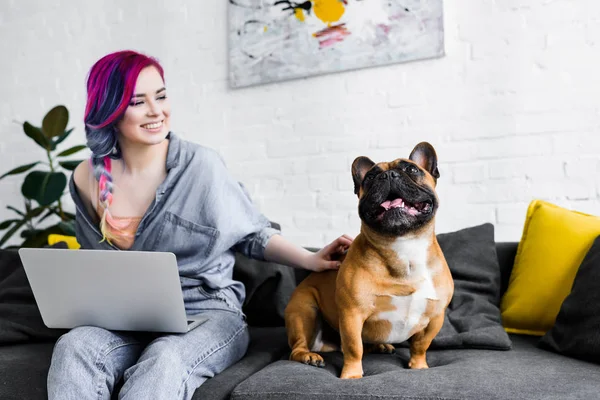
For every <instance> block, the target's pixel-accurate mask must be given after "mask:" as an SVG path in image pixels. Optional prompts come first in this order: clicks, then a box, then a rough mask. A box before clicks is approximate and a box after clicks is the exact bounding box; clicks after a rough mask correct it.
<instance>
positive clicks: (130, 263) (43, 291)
mask: <svg viewBox="0 0 600 400" xmlns="http://www.w3.org/2000/svg"><path fill="white" fill-rule="evenodd" d="M19 255H20V257H21V261H22V263H23V267H24V268H25V273H26V274H27V279H28V280H29V283H30V285H31V289H32V291H33V295H34V297H35V301H36V303H37V305H38V307H39V309H40V313H41V315H42V319H43V321H44V324H45V325H46V326H47V327H49V328H74V327H77V326H83V325H91V326H97V327H101V328H105V329H110V330H122V331H148V332H172V333H183V332H188V331H190V330H192V329H194V328H195V327H197V326H198V325H200V324H202V323H203V322H205V321H206V318H205V317H198V316H187V315H186V312H185V306H184V303H183V294H182V291H181V284H180V282H179V273H178V269H177V260H176V258H175V255H174V254H173V253H161V252H141V251H115V250H66V249H26V248H23V249H20V250H19Z"/></svg>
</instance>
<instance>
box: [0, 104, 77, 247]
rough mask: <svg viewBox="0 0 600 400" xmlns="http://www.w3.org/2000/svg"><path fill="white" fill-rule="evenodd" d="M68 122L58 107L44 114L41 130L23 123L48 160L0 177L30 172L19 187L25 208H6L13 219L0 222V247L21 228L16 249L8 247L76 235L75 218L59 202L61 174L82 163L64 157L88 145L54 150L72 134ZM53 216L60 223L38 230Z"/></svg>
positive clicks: (62, 190) (64, 183) (63, 177)
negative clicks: (56, 235) (21, 240)
mask: <svg viewBox="0 0 600 400" xmlns="http://www.w3.org/2000/svg"><path fill="white" fill-rule="evenodd" d="M68 122H69V112H68V110H67V108H66V107H65V106H62V105H59V106H56V107H54V108H53V109H52V110H50V111H49V112H48V113H47V114H46V116H45V117H44V119H43V121H42V126H41V128H39V127H36V126H33V125H32V124H30V123H29V122H27V121H25V122H24V123H23V131H24V132H25V134H26V135H27V136H28V137H29V138H31V139H32V140H33V141H34V142H35V143H36V144H37V145H38V146H40V147H41V148H42V149H44V151H45V153H46V157H47V161H46V160H43V161H36V162H34V163H31V164H26V165H21V166H19V167H17V168H14V169H12V170H10V171H8V172H6V173H5V174H3V175H2V176H0V180H2V179H4V178H5V177H7V176H10V175H18V174H23V173H25V172H28V171H29V173H28V174H27V175H26V176H25V179H24V180H23V184H22V185H21V193H22V194H23V200H24V201H23V202H24V206H23V207H24V208H22V209H19V208H17V207H13V206H7V208H8V209H9V210H11V211H13V212H14V213H15V214H16V216H15V217H14V218H11V219H8V220H6V221H3V222H0V247H2V246H4V245H5V243H6V242H7V241H8V240H9V239H10V238H11V237H12V236H13V235H14V234H15V233H17V232H18V231H19V230H20V229H22V228H23V229H22V230H21V238H22V239H23V242H22V243H21V244H20V245H19V246H9V247H13V248H14V247H42V246H44V245H45V244H46V243H47V242H48V235H50V234H54V233H57V234H62V235H75V229H74V223H75V215H74V214H72V213H69V212H67V211H65V210H64V208H63V204H62V201H61V198H62V196H63V195H64V194H66V193H68V190H67V191H65V188H66V187H67V176H66V174H65V172H63V171H73V170H74V169H75V167H77V165H78V164H79V163H80V162H81V160H66V159H65V157H68V156H71V155H73V154H75V153H77V152H79V151H81V150H83V149H85V148H87V146H85V145H78V146H73V147H71V148H68V149H66V150H62V151H59V150H58V149H57V147H58V145H59V144H61V143H62V142H63V141H64V140H65V139H66V138H67V137H69V135H70V134H71V132H72V131H73V128H71V129H69V130H66V128H67V124H68ZM36 167H37V168H36ZM40 167H44V168H40ZM52 216H57V217H58V218H59V222H58V223H56V224H54V225H52V226H48V227H43V228H42V227H40V226H41V225H42V223H43V222H44V221H45V220H46V219H48V218H50V217H52Z"/></svg>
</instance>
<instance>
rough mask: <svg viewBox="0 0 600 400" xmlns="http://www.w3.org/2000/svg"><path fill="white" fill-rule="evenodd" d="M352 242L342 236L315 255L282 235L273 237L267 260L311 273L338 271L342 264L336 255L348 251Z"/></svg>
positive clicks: (268, 246)
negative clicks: (329, 270)
mask: <svg viewBox="0 0 600 400" xmlns="http://www.w3.org/2000/svg"><path fill="white" fill-rule="evenodd" d="M352 240H353V239H352V237H350V236H348V235H342V236H340V237H339V238H337V239H335V240H334V241H333V242H331V243H330V244H328V245H327V246H325V247H323V248H322V249H321V250H319V251H318V252H316V253H313V252H311V251H308V250H306V249H304V248H302V247H299V246H297V245H295V244H293V243H291V242H289V241H288V240H287V239H285V238H284V237H283V236H281V235H273V236H271V238H270V239H269V242H268V243H267V247H266V249H265V259H266V260H267V261H273V262H276V263H278V264H284V265H288V266H290V267H294V268H303V269H308V270H311V271H325V270H328V269H338V268H339V267H340V263H339V261H336V260H334V258H335V255H336V254H341V253H343V252H345V251H346V250H348V247H350V244H351V243H352Z"/></svg>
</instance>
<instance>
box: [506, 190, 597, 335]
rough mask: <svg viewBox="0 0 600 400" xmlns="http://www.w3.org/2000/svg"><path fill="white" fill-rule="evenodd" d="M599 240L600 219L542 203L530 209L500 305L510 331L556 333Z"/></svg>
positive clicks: (537, 202)
mask: <svg viewBox="0 0 600 400" xmlns="http://www.w3.org/2000/svg"><path fill="white" fill-rule="evenodd" d="M598 235H600V218H598V217H595V216H591V215H588V214H584V213H580V212H576V211H571V210H567V209H565V208H562V207H559V206H556V205H554V204H550V203H547V202H545V201H541V200H535V201H533V202H532V203H531V204H530V205H529V208H528V210H527V216H526V220H525V226H524V228H523V236H522V238H521V241H520V242H519V247H518V250H517V255H516V258H515V263H514V266H513V269H512V272H511V276H510V281H509V284H508V289H507V291H506V293H505V294H504V296H503V298H502V302H501V310H502V320H503V322H504V326H505V329H506V331H507V332H510V333H520V334H528V335H538V336H542V335H544V334H545V333H546V332H547V331H548V330H550V328H552V326H553V325H554V321H555V320H556V315H557V314H558V312H559V309H560V306H561V304H562V303H563V301H564V300H565V297H567V295H568V294H569V292H570V291H571V286H572V285H573V280H574V279H575V274H576V273H577V269H578V268H579V265H580V264H581V261H582V260H583V258H584V256H585V254H586V253H587V251H588V250H589V249H590V247H591V245H592V242H593V241H594V239H595V238H596V236H598Z"/></svg>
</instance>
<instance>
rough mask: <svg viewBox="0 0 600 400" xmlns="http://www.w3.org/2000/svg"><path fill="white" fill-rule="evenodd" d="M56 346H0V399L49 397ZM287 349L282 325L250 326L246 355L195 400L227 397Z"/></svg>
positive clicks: (200, 388)
mask: <svg viewBox="0 0 600 400" xmlns="http://www.w3.org/2000/svg"><path fill="white" fill-rule="evenodd" d="M53 349H54V343H29V344H15V345H10V346H0V399H2V400H22V399H27V400H37V399H39V400H42V399H47V398H48V394H47V385H46V379H47V377H48V368H50V360H51V359H52V350H53ZM286 351H288V346H287V337H286V335H285V329H284V328H283V327H279V328H255V327H250V345H249V346H248V352H247V353H246V355H245V356H244V358H242V359H241V360H240V361H239V362H237V363H236V364H234V365H232V366H231V367H229V368H227V369H226V370H224V371H223V372H221V373H220V374H219V375H217V376H215V377H214V378H211V379H209V380H207V381H206V382H205V383H204V384H203V385H202V386H200V387H199V388H198V389H197V390H196V392H195V393H194V397H193V399H203V400H217V399H228V398H229V396H230V394H231V392H232V391H233V389H234V387H235V386H236V385H237V384H238V383H240V382H242V381H244V380H245V379H247V378H248V377H250V376H251V375H252V374H254V373H255V372H257V371H259V370H261V369H262V368H264V367H265V366H267V365H268V364H270V363H272V362H274V361H277V360H279V359H280V358H281V357H282V355H283V354H285V352H286ZM119 387H120V385H119ZM113 398H114V399H116V398H117V395H116V394H115V395H114V396H113Z"/></svg>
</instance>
